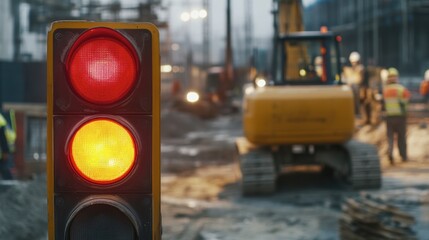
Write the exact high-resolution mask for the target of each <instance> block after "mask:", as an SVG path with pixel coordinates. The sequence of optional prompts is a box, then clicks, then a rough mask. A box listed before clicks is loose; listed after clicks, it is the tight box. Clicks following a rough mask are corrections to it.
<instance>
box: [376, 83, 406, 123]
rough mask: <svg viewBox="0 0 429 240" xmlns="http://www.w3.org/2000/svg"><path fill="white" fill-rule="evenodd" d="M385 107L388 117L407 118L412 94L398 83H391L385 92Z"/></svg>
mask: <svg viewBox="0 0 429 240" xmlns="http://www.w3.org/2000/svg"><path fill="white" fill-rule="evenodd" d="M383 97H384V104H385V105H384V107H385V109H386V115H387V116H405V115H406V113H407V104H408V100H409V99H410V92H409V91H408V89H406V88H405V87H404V86H402V85H401V84H398V83H391V84H388V85H386V86H385V88H384V90H383Z"/></svg>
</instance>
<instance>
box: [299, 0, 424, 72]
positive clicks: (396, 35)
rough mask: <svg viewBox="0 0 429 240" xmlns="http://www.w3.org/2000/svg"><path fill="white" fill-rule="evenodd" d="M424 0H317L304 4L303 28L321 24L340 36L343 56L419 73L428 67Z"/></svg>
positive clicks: (365, 62)
mask: <svg viewBox="0 0 429 240" xmlns="http://www.w3.org/2000/svg"><path fill="white" fill-rule="evenodd" d="M428 13H429V1H428V0H375V1H374V0H319V1H316V2H315V3H313V4H311V5H308V6H306V7H305V8H304V14H305V17H304V19H305V27H306V30H318V29H319V28H320V27H321V26H323V25H325V26H328V27H329V28H330V30H332V31H334V32H336V33H339V34H340V35H342V37H343V44H342V46H343V48H342V50H343V51H342V54H343V56H348V54H349V53H350V52H351V51H358V52H360V53H361V55H362V56H363V62H364V64H367V65H378V66H386V67H390V66H393V67H397V68H398V69H399V70H400V71H401V73H402V74H403V75H404V74H406V75H415V76H422V75H423V72H424V71H425V69H428V68H429V41H428V39H429V32H428V31H427V30H426V26H427V25H428V24H429V14H428Z"/></svg>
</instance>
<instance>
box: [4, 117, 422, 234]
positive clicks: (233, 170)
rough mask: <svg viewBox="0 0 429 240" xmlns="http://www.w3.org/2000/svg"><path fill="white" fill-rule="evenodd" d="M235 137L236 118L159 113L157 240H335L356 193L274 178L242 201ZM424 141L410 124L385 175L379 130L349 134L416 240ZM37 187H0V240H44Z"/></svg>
mask: <svg viewBox="0 0 429 240" xmlns="http://www.w3.org/2000/svg"><path fill="white" fill-rule="evenodd" d="M237 136H242V132H241V116H240V115H232V116H223V117H219V118H217V119H214V120H211V121H203V120H200V119H197V118H194V117H192V116H189V115H186V114H183V113H177V112H173V111H164V112H163V113H162V140H161V145H162V146H161V156H162V179H161V181H162V217H163V239H164V240H235V239H236V240H243V239H244V240H251V239H256V240H260V239H261V240H262V239H263V240H271V239H273V240H282V239H287V240H295V239H296V240H298V239H301V240H306V239H308V240H316V239H317V240H334V239H339V237H338V219H339V217H340V215H341V204H342V203H343V200H344V199H346V198H348V197H356V196H358V195H359V194H360V193H359V192H357V191H353V190H351V189H350V188H349V187H347V186H346V185H344V184H342V183H341V182H338V181H337V180H335V179H332V178H329V177H327V176H325V175H323V174H321V173H320V172H300V173H289V174H287V175H284V176H282V177H280V179H279V180H278V191H277V192H276V193H275V194H273V195H270V196H264V197H242V196H241V194H240V174H239V169H238V164H237V162H234V160H233V149H234V147H233V146H234V145H233V143H234V139H235V138H236V137H237ZM428 136H429V129H428V128H421V127H420V126H419V124H411V125H410V126H409V128H408V143H409V155H410V162H408V163H400V162H398V163H397V164H396V165H395V166H393V167H392V166H390V165H389V164H388V161H387V159H386V157H385V152H386V149H387V146H386V142H385V127H384V125H383V124H381V125H379V126H365V127H362V128H360V129H359V130H357V132H356V138H357V139H359V140H361V141H366V142H370V143H373V144H376V145H377V146H378V148H379V153H380V156H382V166H383V187H382V189H380V190H377V191H371V193H372V194H374V195H379V196H381V197H382V198H384V199H386V201H388V202H389V203H391V204H394V205H396V206H399V207H401V208H402V209H403V210H405V211H407V212H409V213H412V214H413V215H414V216H415V217H416V219H417V224H416V225H415V226H414V228H413V230H414V231H415V232H416V234H417V236H418V238H419V239H423V240H425V239H429V148H428V147H427V146H428V144H429V137H428ZM395 154H396V156H397V153H395ZM397 159H399V157H397ZM45 181H46V179H45V178H44V177H39V178H38V179H35V180H33V181H29V182H15V183H4V182H2V183H1V184H0V240H3V239H4V240H9V239H22V240H27V239H31V240H33V239H36V240H37V239H46V224H47V219H46V218H47V214H46V198H45V197H46V185H45ZM8 184H9V185H8ZM6 185H8V186H6Z"/></svg>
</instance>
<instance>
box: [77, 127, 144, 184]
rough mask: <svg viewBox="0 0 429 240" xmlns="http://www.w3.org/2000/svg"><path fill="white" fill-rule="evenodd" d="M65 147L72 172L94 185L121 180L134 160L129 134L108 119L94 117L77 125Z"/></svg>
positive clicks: (134, 150)
mask: <svg viewBox="0 0 429 240" xmlns="http://www.w3.org/2000/svg"><path fill="white" fill-rule="evenodd" d="M69 148H70V150H69V154H70V161H71V163H72V166H73V167H74V169H75V170H76V172H77V173H78V174H79V175H80V176H82V177H83V178H84V179H86V180H88V181H90V182H94V183H98V184H111V183H115V182H118V181H120V180H122V179H123V178H125V177H126V176H127V175H128V173H129V172H130V171H131V170H132V168H133V166H134V165H135V162H136V142H135V139H134V137H133V135H132V133H131V132H130V131H129V130H128V129H127V128H126V127H124V126H123V125H122V124H120V123H118V122H116V121H113V120H110V119H94V120H91V121H89V122H86V123H84V124H83V125H81V126H80V127H79V128H78V129H77V131H76V132H75V133H74V135H73V137H72V138H71V141H70V144H69Z"/></svg>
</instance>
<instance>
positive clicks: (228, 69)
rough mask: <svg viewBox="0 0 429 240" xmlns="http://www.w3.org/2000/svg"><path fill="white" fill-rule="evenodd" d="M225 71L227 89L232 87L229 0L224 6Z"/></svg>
mask: <svg viewBox="0 0 429 240" xmlns="http://www.w3.org/2000/svg"><path fill="white" fill-rule="evenodd" d="M225 57H226V59H225V70H226V81H227V88H231V87H232V86H233V75H234V73H233V62H232V61H233V59H232V44H231V0H227V4H226V54H225Z"/></svg>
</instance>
